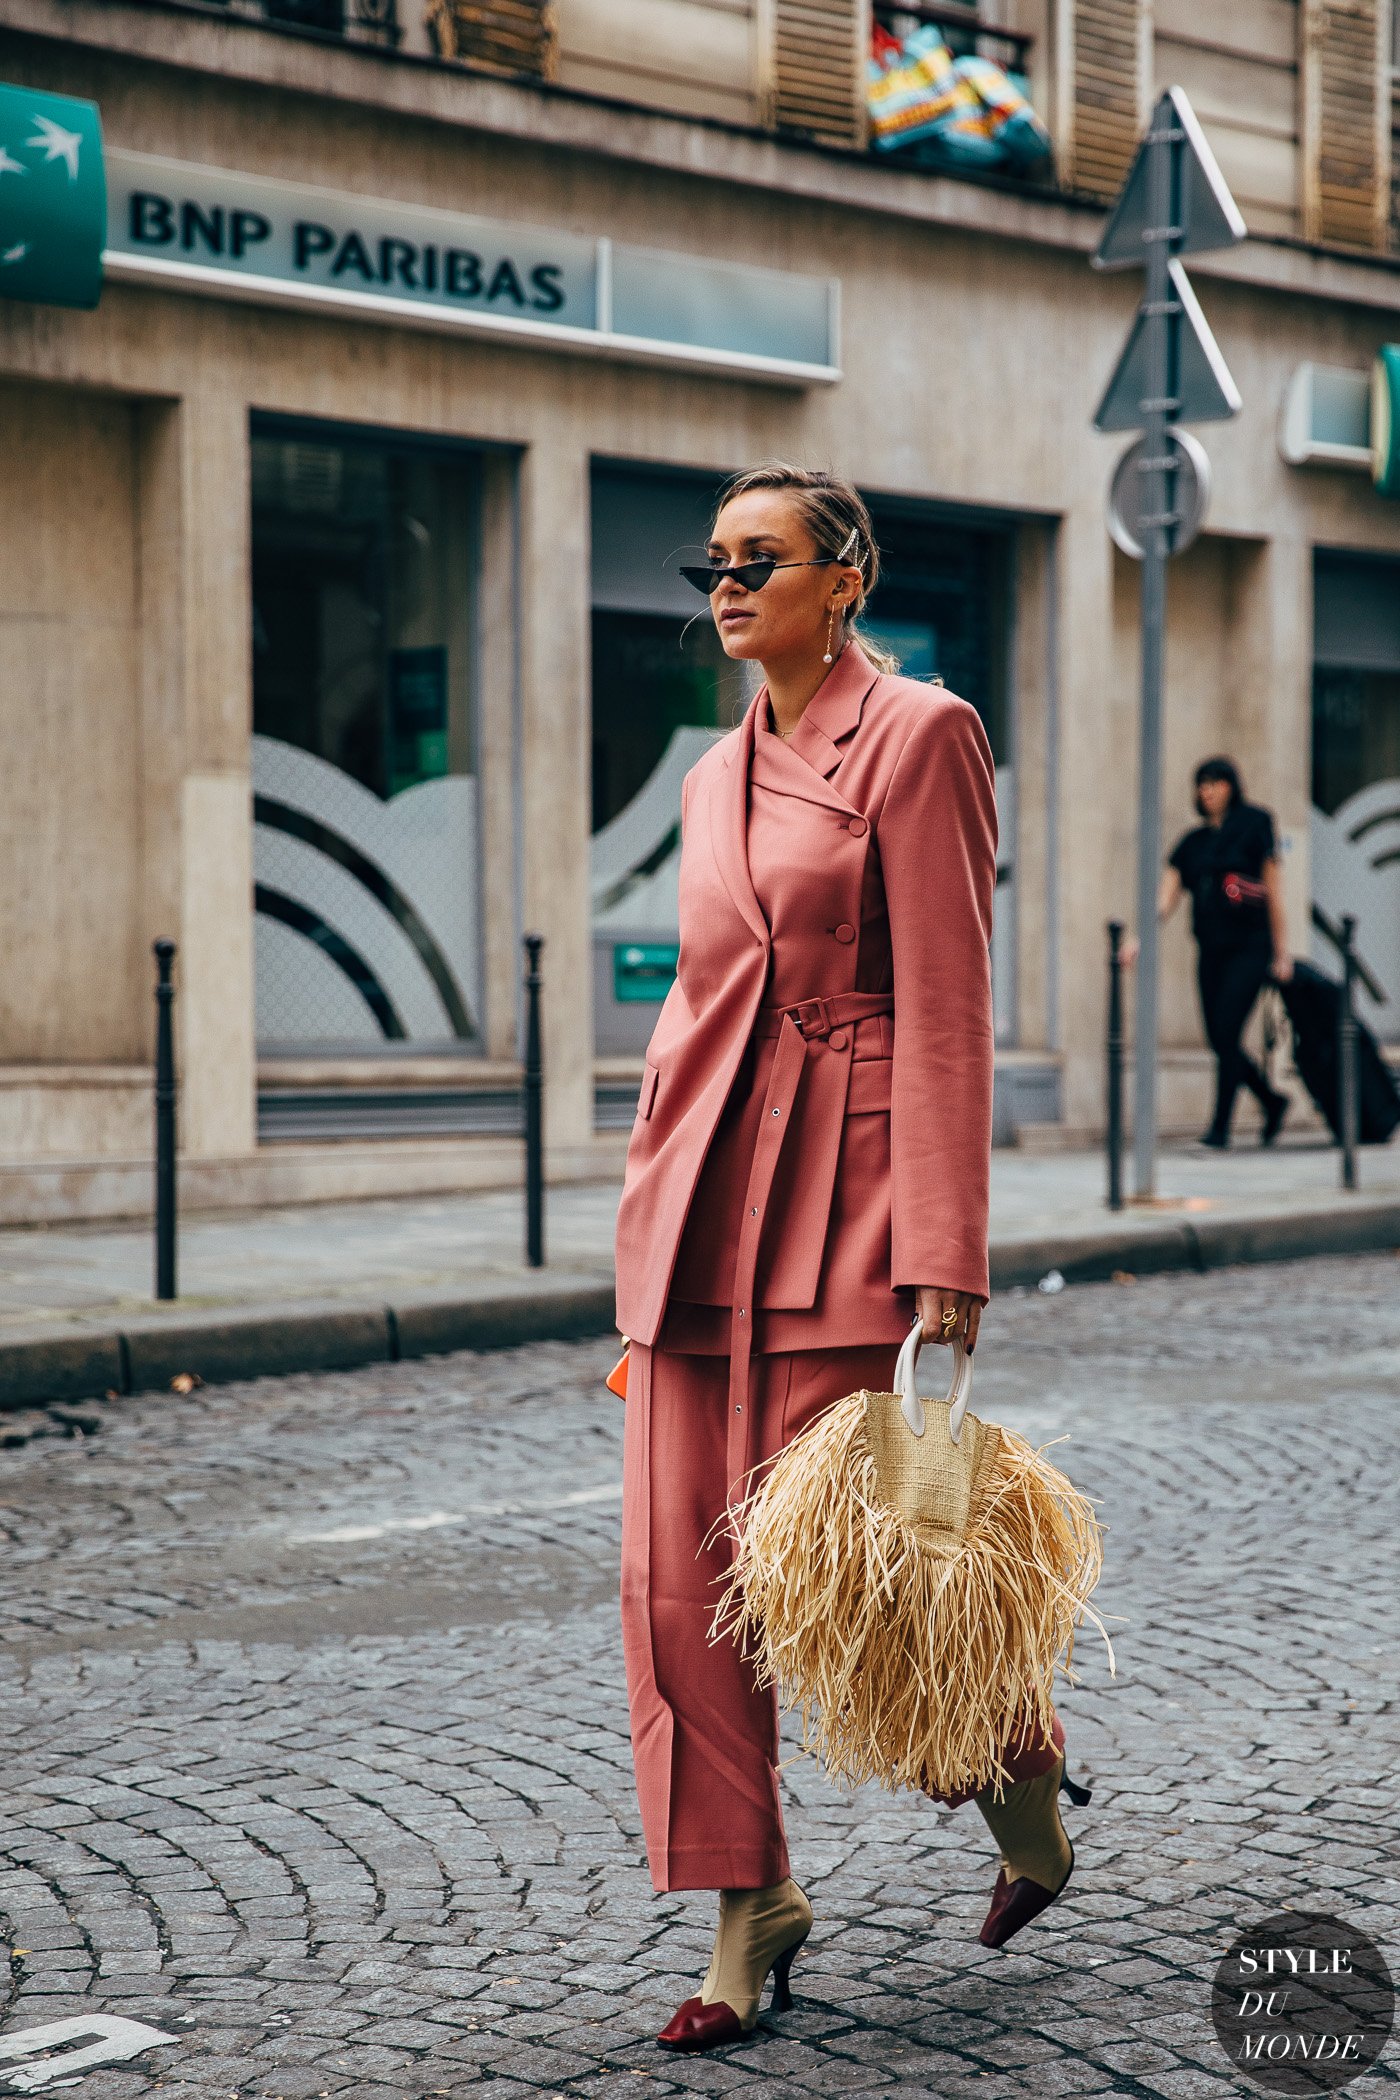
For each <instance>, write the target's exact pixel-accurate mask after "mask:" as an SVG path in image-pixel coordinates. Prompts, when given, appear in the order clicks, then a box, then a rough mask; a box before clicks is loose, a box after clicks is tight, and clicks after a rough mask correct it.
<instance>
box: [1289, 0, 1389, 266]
mask: <svg viewBox="0 0 1400 2100" xmlns="http://www.w3.org/2000/svg"><path fill="white" fill-rule="evenodd" d="M1388 27H1389V25H1388V23H1387V21H1386V5H1385V4H1383V0H1303V143H1304V151H1303V185H1304V189H1303V228H1304V231H1305V233H1306V234H1307V237H1308V239H1309V240H1314V241H1335V242H1339V243H1341V244H1343V245H1344V246H1347V247H1351V248H1383V247H1384V246H1385V245H1386V222H1387V219H1388V217H1389V206H1390V79H1389V69H1388V64H1387V58H1388V53H1387V48H1386V47H1387V44H1388V41H1389V39H1388V34H1387V31H1388Z"/></svg>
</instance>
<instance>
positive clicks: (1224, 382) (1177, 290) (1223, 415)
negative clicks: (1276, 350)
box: [1094, 262, 1240, 430]
mask: <svg viewBox="0 0 1400 2100" xmlns="http://www.w3.org/2000/svg"><path fill="white" fill-rule="evenodd" d="M1167 275H1168V279H1169V282H1170V284H1171V289H1172V296H1173V297H1174V298H1175V299H1176V300H1178V301H1179V303H1180V306H1181V312H1180V314H1178V315H1174V316H1173V317H1172V318H1173V319H1174V321H1175V323H1176V329H1175V333H1176V364H1177V370H1176V372H1175V374H1174V375H1173V376H1171V377H1169V379H1168V387H1169V390H1170V394H1171V400H1170V403H1169V405H1168V406H1167V407H1166V409H1165V411H1164V412H1165V414H1166V417H1167V420H1168V422H1170V423H1223V422H1225V421H1226V420H1227V419H1228V418H1229V417H1230V416H1233V415H1237V414H1238V413H1239V408H1240V396H1239V390H1238V388H1237V387H1236V385H1235V382H1234V380H1233V379H1232V378H1231V377H1230V368H1229V366H1228V365H1227V364H1226V362H1225V360H1224V358H1223V357H1222V356H1221V354H1220V345H1219V344H1218V343H1217V342H1216V340H1215V337H1214V336H1213V335H1212V334H1211V332H1210V325H1209V323H1208V322H1207V320H1206V317H1205V315H1204V314H1203V313H1202V312H1201V309H1200V307H1199V306H1198V305H1197V303H1196V294H1195V293H1194V292H1193V291H1192V289H1191V280H1190V278H1189V277H1188V276H1187V275H1186V272H1185V270H1183V268H1182V267H1181V264H1180V263H1178V262H1174V263H1171V264H1170V265H1169V266H1168V271H1167ZM1151 325H1152V316H1150V315H1149V314H1148V313H1147V312H1146V311H1145V310H1144V307H1142V306H1140V307H1139V308H1138V311H1137V317H1136V319H1135V320H1134V322H1133V326H1132V331H1131V333H1130V334H1129V336H1128V340H1127V342H1126V343H1125V344H1124V346H1123V354H1122V356H1121V357H1120V358H1119V360H1118V364H1117V368H1116V370H1115V371H1114V374H1113V377H1112V379H1110V380H1109V382H1108V387H1107V389H1106V391H1105V393H1104V397H1103V399H1102V401H1100V403H1099V406H1098V410H1097V413H1096V414H1095V416H1094V428H1095V430H1143V429H1145V428H1146V426H1147V423H1148V411H1147V410H1145V409H1144V407H1143V403H1144V402H1145V401H1146V400H1148V399H1149V398H1150V395H1151V357H1150V350H1149V344H1148V329H1149V328H1150V326H1151Z"/></svg>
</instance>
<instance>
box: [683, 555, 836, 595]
mask: <svg viewBox="0 0 1400 2100" xmlns="http://www.w3.org/2000/svg"><path fill="white" fill-rule="evenodd" d="M840 559H841V557H840V555H838V554H823V555H820V556H819V557H818V559H817V560H816V561H740V562H735V563H734V564H733V565H732V566H731V567H729V568H722V567H720V565H719V564H718V563H716V564H715V565H714V566H713V567H711V566H710V565H709V564H708V563H707V564H706V566H705V567H704V568H703V569H702V568H687V567H685V566H684V565H682V567H681V575H682V576H684V578H685V580H686V582H687V583H693V584H694V586H695V588H696V590H697V591H703V592H704V593H705V595H706V597H710V596H712V595H713V593H714V588H715V585H716V584H717V583H718V582H719V580H720V578H721V576H732V577H733V578H734V581H735V582H736V583H740V584H742V585H743V587H744V589H745V590H746V591H761V590H762V589H763V586H764V584H765V583H767V581H768V579H769V577H770V576H771V575H772V574H773V571H774V570H775V569H824V568H826V567H827V565H828V564H829V563H831V562H834V561H839V560H840Z"/></svg>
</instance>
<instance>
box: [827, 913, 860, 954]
mask: <svg viewBox="0 0 1400 2100" xmlns="http://www.w3.org/2000/svg"><path fill="white" fill-rule="evenodd" d="M831 930H832V932H833V933H834V934H835V936H836V938H837V940H838V941H840V943H841V945H842V947H843V948H844V947H846V946H847V944H848V943H849V942H851V941H853V940H854V939H855V937H856V930H855V927H854V926H848V925H847V924H846V922H845V920H844V919H843V920H842V921H841V924H840V925H839V926H833V927H832V929H831Z"/></svg>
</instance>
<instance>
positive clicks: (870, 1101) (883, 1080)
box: [846, 1057, 894, 1116]
mask: <svg viewBox="0 0 1400 2100" xmlns="http://www.w3.org/2000/svg"><path fill="white" fill-rule="evenodd" d="M893 1070H894V1059H893V1058H892V1057H861V1058H857V1059H856V1060H855V1062H854V1063H853V1064H852V1066H851V1084H850V1089H849V1091H848V1093H847V1095H846V1114H847V1115H848V1116H868V1115H874V1114H876V1113H878V1112H879V1111H880V1110H881V1109H883V1110H884V1111H885V1112H886V1114H888V1112H889V1106H890V1074H891V1073H892V1072H893Z"/></svg>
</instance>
